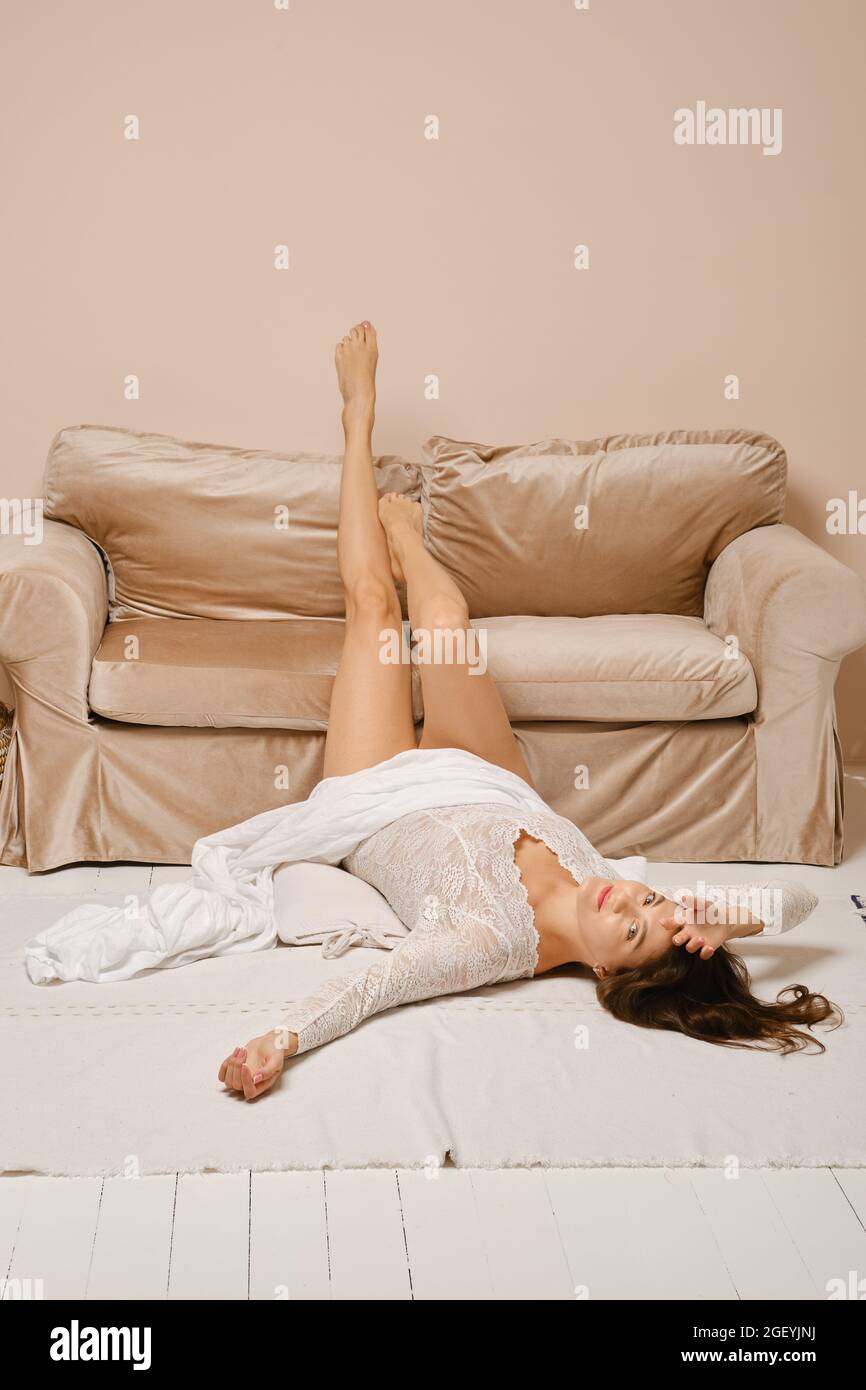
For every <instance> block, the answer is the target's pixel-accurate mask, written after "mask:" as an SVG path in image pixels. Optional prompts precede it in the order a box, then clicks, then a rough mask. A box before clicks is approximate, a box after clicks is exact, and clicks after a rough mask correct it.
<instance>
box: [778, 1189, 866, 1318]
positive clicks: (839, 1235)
mask: <svg viewBox="0 0 866 1390" xmlns="http://www.w3.org/2000/svg"><path fill="white" fill-rule="evenodd" d="M762 1176H763V1180H764V1182H765V1184H766V1186H767V1190H768V1192H769V1193H770V1196H771V1197H772V1199H773V1201H774V1203H775V1205H776V1209H777V1210H778V1212H779V1214H780V1216H781V1218H782V1220H783V1221H784V1223H785V1227H786V1229H787V1231H788V1234H789V1235H790V1237H791V1240H792V1241H793V1242H794V1244H795V1245H796V1247H797V1249H798V1250H799V1252H800V1255H801V1257H802V1259H803V1263H804V1264H805V1265H806V1268H807V1269H808V1271H809V1273H810V1275H811V1277H812V1282H813V1284H814V1286H815V1296H816V1297H817V1298H827V1297H828V1296H829V1293H830V1292H831V1290H832V1289H833V1288H836V1289H838V1288H839V1287H840V1285H838V1284H834V1283H833V1282H832V1281H837V1280H838V1281H842V1282H843V1284H844V1286H847V1285H848V1283H849V1280H850V1277H851V1275H852V1273H853V1275H854V1277H855V1281H856V1280H857V1279H862V1278H864V1276H866V1231H864V1229H863V1226H862V1224H861V1222H860V1220H859V1218H858V1216H857V1213H856V1212H855V1211H854V1209H853V1208H852V1205H851V1203H850V1201H849V1200H848V1198H847V1196H846V1194H845V1192H844V1191H843V1190H842V1188H841V1187H840V1186H839V1183H838V1182H837V1181H836V1178H835V1177H834V1175H833V1173H831V1172H830V1170H829V1168H773V1169H765V1170H764V1171H763V1173H762Z"/></svg>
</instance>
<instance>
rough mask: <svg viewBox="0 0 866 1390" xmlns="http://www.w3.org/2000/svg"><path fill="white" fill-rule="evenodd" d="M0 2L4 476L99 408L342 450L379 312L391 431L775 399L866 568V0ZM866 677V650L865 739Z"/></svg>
mask: <svg viewBox="0 0 866 1390" xmlns="http://www.w3.org/2000/svg"><path fill="white" fill-rule="evenodd" d="M0 13H2V26H3V34H2V59H0V62H2V72H0V123H2V131H3V140H2V144H3V146H4V150H5V153H4V155H3V164H2V169H0V189H2V195H0V196H2V204H3V208H2V216H3V235H4V242H5V245H4V252H3V256H2V260H0V290H2V296H0V301H2V303H3V305H4V306H5V310H4V312H5V329H6V331H5V332H4V334H3V341H2V346H0V351H2V357H3V360H2V369H0V392H2V397H3V400H2V410H0V470H2V471H0V493H2V495H6V496H10V495H24V496H32V495H34V493H38V489H39V480H40V477H41V469H42V465H43V462H44V457H45V452H46V448H47V446H48V443H49V441H50V438H51V436H52V435H53V433H54V432H55V430H57V429H58V428H59V427H60V426H62V425H68V424H72V423H76V422H80V421H97V422H105V423H112V424H118V425H128V426H132V427H141V428H145V429H154V430H160V431H165V432H168V433H173V434H179V435H182V436H186V437H187V438H193V439H206V440H215V441H220V442H223V443H236V444H246V445H249V446H251V447H258V446H261V447H273V448H280V449H289V448H298V449H331V448H333V449H337V448H338V445H339V437H340V436H339V428H338V426H339V415H338V408H337V407H338V402H337V395H336V390H335V385H334V380H333V367H332V352H333V344H334V341H335V339H336V338H337V337H338V336H339V335H340V334H341V333H342V332H343V331H344V330H345V328H346V327H347V326H348V325H350V324H351V323H352V322H354V321H356V320H357V319H359V318H363V317H369V318H371V319H372V320H373V321H374V322H375V323H376V324H377V326H378V327H379V329H380V332H381V339H382V361H381V389H380V395H379V412H378V427H377V439H376V446H377V448H378V450H379V451H381V452H386V451H400V452H402V453H405V454H406V455H408V456H410V457H418V455H419V452H420V446H421V444H422V443H423V441H424V440H425V439H426V438H427V437H428V436H429V435H431V434H433V433H436V432H442V433H445V434H450V435H454V436H457V437H463V438H469V439H478V440H483V441H493V440H496V441H511V442H517V441H525V440H530V439H537V438H541V437H543V436H545V435H550V434H562V435H566V436H569V437H585V436H592V435H595V434H604V433H609V432H616V431H624V430H629V431H637V430H648V429H655V428H661V427H677V426H683V427H688V426H695V427H702V426H707V427H709V426H717V425H726V424H730V425H749V426H754V427H757V428H761V429H764V430H767V431H769V432H770V433H772V434H774V435H776V436H778V438H779V439H781V440H782V441H783V442H784V444H785V445H786V447H787V449H788V455H789V460H790V504H789V519H790V521H791V522H792V523H793V524H794V525H796V526H799V527H800V528H801V529H802V530H803V531H804V532H805V533H806V534H807V535H809V536H811V537H812V538H813V539H815V540H817V541H818V542H819V543H820V544H822V545H823V546H825V547H826V549H828V550H829V551H830V552H831V553H832V554H834V555H836V556H838V557H839V559H841V560H843V561H845V562H846V563H847V564H849V565H852V566H853V567H855V568H858V569H860V570H861V572H864V573H866V537H858V536H842V537H833V536H829V535H828V534H827V533H826V528H825V514H826V512H825V509H826V503H827V500H828V499H829V498H831V497H833V496H838V495H847V493H848V491H849V489H851V488H857V487H858V486H859V488H860V494H861V495H866V469H864V464H863V447H862V439H861V431H862V415H861V410H860V408H859V402H860V399H862V396H863V389H862V382H861V379H860V378H861V376H862V368H863V362H862V323H863V320H864V303H863V288H864V254H863V246H864V242H866V239H864V190H863V176H862V172H863V148H862V138H863V130H864V119H863V118H864V82H863V77H862V64H863V40H864V30H866V6H864V4H863V3H862V0H832V3H823V4H822V3H818V0H725V2H724V3H721V0H658V3H653V0H590V3H589V9H588V10H587V11H585V12H580V11H577V10H576V9H575V8H574V4H573V0H437V2H436V3H426V4H425V3H420V2H419V0H368V3H364V0H291V6H290V9H289V11H288V12H282V11H280V10H277V9H276V8H275V7H274V4H273V0H136V2H135V3H132V2H131V0H74V3H69V0H40V2H39V3H35V0H34V3H30V4H27V5H20V4H18V3H13V0H2V8H0ZM699 99H705V100H706V101H707V102H708V103H709V104H710V105H713V104H716V105H718V106H722V107H729V106H758V107H769V108H774V107H781V108H782V110H783V126H782V130H783V149H782V152H781V154H779V155H778V156H776V157H768V156H765V155H763V154H762V152H761V150H760V148H756V147H753V146H740V147H730V146H729V147H715V148H712V147H708V146H704V147H697V146H695V147H679V146H677V145H675V143H674V140H673V112H674V110H675V108H677V107H682V106H690V107H694V105H695V103H696V102H697V101H698V100H699ZM130 114H135V115H137V116H138V117H139V118H140V121H141V138H140V140H138V141H137V142H133V141H128V140H125V139H124V138H123V120H124V118H125V117H126V116H127V115H130ZM429 115H435V116H437V117H438V118H439V122H440V138H439V139H438V140H437V141H433V140H427V139H425V137H424V122H425V118H426V117H428V116H429ZM278 243H286V244H287V245H288V247H289V250H290V259H291V265H290V269H289V270H288V271H278V270H276V269H274V267H273V248H274V246H275V245H276V244H278ZM578 243H586V244H587V245H588V246H589V250H590V268H589V270H586V271H577V270H575V269H574V268H573V250H574V247H575V245H576V244H578ZM128 373H135V374H137V375H138V376H139V377H140V381H141V399H140V400H138V401H135V402H133V401H125V400H124V398H123V381H124V377H125V376H126V375H127V374H128ZM430 373H436V374H437V375H438V376H439V378H440V381H441V394H440V398H439V399H438V400H435V401H431V400H426V399H425V397H424V379H425V377H426V376H427V375H428V374H430ZM727 373H736V374H737V375H738V376H739V378H740V383H741V387H740V389H741V398H740V400H738V401H729V400H726V399H725V398H724V394H723V380H724V377H725V375H726V374H727ZM864 690H866V657H864V654H863V653H861V654H859V655H858V656H857V657H854V658H851V659H850V660H849V661H848V663H847V664H846V667H845V668H844V670H843V673H842V677H841V680H840V687H839V693H840V715H841V723H842V731H843V736H844V739H845V744H846V748H847V752H848V755H849V757H859V758H864V757H866V731H864V721H863V718H862V713H861V711H862V707H863V704H864ZM858 706H859V708H858Z"/></svg>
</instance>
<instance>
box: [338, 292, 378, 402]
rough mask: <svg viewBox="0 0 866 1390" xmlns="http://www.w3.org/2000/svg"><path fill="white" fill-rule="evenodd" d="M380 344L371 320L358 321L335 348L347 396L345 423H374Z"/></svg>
mask: <svg viewBox="0 0 866 1390" xmlns="http://www.w3.org/2000/svg"><path fill="white" fill-rule="evenodd" d="M378 359H379V343H378V339H377V337H376V330H375V328H374V327H373V325H372V324H371V323H370V322H369V320H367V319H364V322H363V323H356V324H355V327H354V328H350V329H349V331H348V333H347V334H346V335H345V337H344V338H341V339H340V341H339V342H338V344H337V346H336V349H335V351H334V362H335V363H336V367H337V381H338V383H339V387H340V394H341V396H342V397H343V424H344V425H347V424H355V423H360V424H368V425H369V426H370V427H371V428H372V425H373V415H374V411H375V406H376V363H377V361H378Z"/></svg>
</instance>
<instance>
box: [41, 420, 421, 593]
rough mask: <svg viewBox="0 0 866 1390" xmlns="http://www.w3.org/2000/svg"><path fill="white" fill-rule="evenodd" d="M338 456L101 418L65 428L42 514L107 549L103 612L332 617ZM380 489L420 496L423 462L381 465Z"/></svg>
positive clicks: (389, 460)
mask: <svg viewBox="0 0 866 1390" xmlns="http://www.w3.org/2000/svg"><path fill="white" fill-rule="evenodd" d="M340 475H341V460H340V458H339V457H335V456H330V455H326V454H311V453H306V454H304V453H299V454H272V453H268V452H266V451H264V450H257V449H255V450H251V449H237V448H230V447H226V446H222V445H216V444H190V443H187V442H185V441H183V440H180V439H173V438H171V437H170V436H168V435H161V434H141V433H136V432H134V431H131V430H122V429H110V428H104V427H102V426H99V425H79V426H77V427H75V428H72V429H65V430H61V432H60V433H59V434H58V435H57V437H56V438H55V440H54V442H53V444H52V446H51V450H50V453H49V456H48V463H47V466H46V474H45V486H44V498H45V514H46V516H50V517H54V518H55V519H56V520H58V521H64V522H67V523H68V524H69V525H71V526H75V527H77V528H78V529H79V530H80V531H83V532H84V533H85V535H87V536H89V537H90V539H91V540H92V541H95V542H96V543H97V545H99V546H100V547H101V548H102V550H103V551H104V552H105V554H106V556H107V557H108V561H109V564H110V567H111V574H112V579H113V583H112V602H111V617H112V618H126V617H133V616H139V615H145V614H146V615H153V616H160V617H184V618H253V619H255V618H284V617H286V616H287V615H293V614H294V615H299V616H303V617H323V618H326V617H340V616H341V615H342V614H343V612H344V604H343V592H342V588H341V585H340V579H339V574H338V571H337V554H336V547H337V515H338V505H339V488H340ZM376 475H377V483H378V486H379V489H380V491H382V492H384V491H392V492H401V493H408V494H409V495H411V496H413V497H417V496H418V494H419V478H418V469H417V466H416V465H414V464H410V463H407V462H406V461H405V460H403V459H399V458H395V457H390V456H389V457H383V458H380V459H377V460H376Z"/></svg>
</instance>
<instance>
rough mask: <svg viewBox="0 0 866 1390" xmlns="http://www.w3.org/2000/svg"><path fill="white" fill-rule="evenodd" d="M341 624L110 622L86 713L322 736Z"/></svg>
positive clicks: (136, 720) (127, 719)
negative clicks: (302, 731)
mask: <svg viewBox="0 0 866 1390" xmlns="http://www.w3.org/2000/svg"><path fill="white" fill-rule="evenodd" d="M344 627H345V624H344V623H343V621H342V620H341V619H327V618H287V619H284V620H275V621H272V622H266V621H255V620H249V621H242V620H240V619H225V620H220V619H206V618H199V619H196V618H193V619H178V618H133V619H129V620H127V621H124V622H116V623H109V625H108V626H107V627H106V629H105V633H104V635H103V638H102V643H101V645H100V647H99V650H98V651H97V653H96V656H95V657H94V659H93V666H92V669H91V675H90V695H89V701H90V708H91V709H92V710H93V711H94V713H96V714H99V715H102V716H103V717H104V718H106V719H118V720H123V721H125V722H127V723H132V724H160V725H171V724H178V725H183V726H185V727H187V728H190V727H203V726H210V727H213V728H238V727H256V726H259V727H264V728H269V729H326V728H327V727H328V710H329V707H330V702H331V686H332V684H333V680H334V674H335V672H336V670H337V663H338V661H339V659H340V652H341V650H342V647H343V633H344ZM418 716H419V717H420V708H419V709H418Z"/></svg>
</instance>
